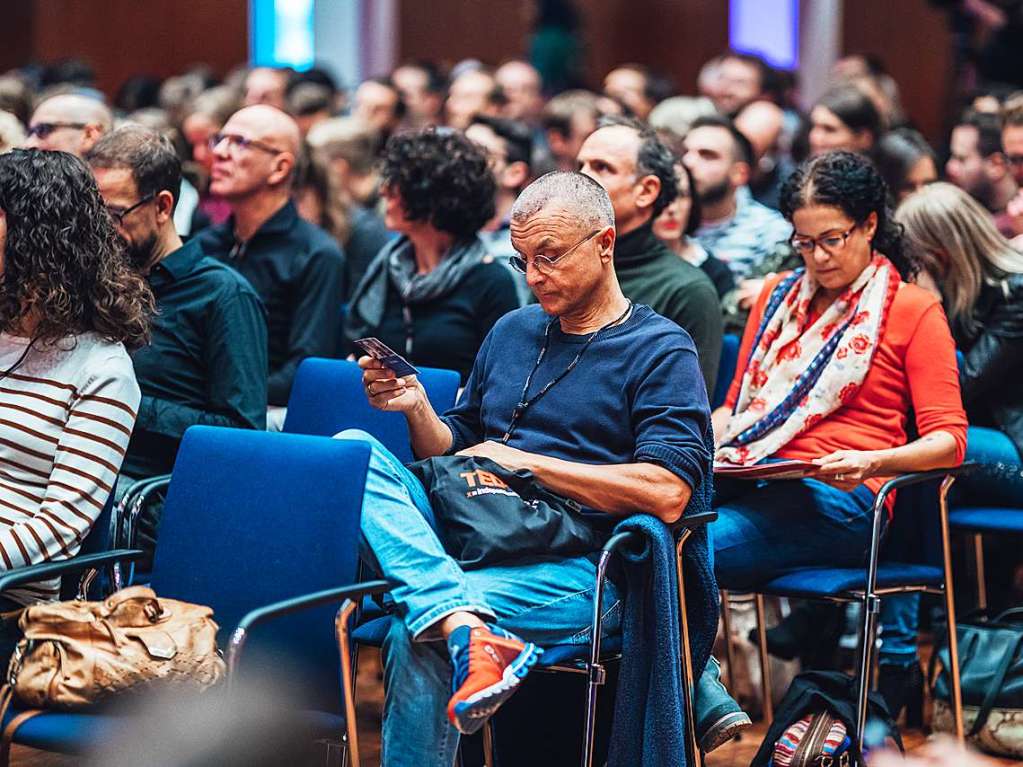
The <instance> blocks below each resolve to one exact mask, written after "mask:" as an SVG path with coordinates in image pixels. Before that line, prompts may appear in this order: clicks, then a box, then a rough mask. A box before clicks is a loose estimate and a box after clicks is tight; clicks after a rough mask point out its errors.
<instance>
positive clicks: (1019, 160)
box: [1005, 154, 1023, 168]
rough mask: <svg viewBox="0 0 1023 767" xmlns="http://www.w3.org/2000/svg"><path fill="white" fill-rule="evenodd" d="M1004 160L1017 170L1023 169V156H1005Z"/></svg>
mask: <svg viewBox="0 0 1023 767" xmlns="http://www.w3.org/2000/svg"><path fill="white" fill-rule="evenodd" d="M1005 159H1006V160H1007V161H1008V163H1009V165H1014V166H1015V167H1017V168H1020V167H1023V154H1007V155H1005Z"/></svg>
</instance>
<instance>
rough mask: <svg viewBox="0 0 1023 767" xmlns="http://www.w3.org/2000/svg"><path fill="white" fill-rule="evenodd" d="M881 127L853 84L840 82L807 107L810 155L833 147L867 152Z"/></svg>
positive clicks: (872, 145)
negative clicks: (808, 113)
mask: <svg viewBox="0 0 1023 767" xmlns="http://www.w3.org/2000/svg"><path fill="white" fill-rule="evenodd" d="M882 129H883V126H882V123H881V117H880V115H878V113H877V108H876V107H875V106H874V103H873V102H872V101H871V100H870V98H869V97H868V96H867V95H866V94H865V93H864V92H863V91H862V90H860V89H859V88H857V87H855V86H853V85H840V86H838V87H836V88H832V89H831V90H829V91H828V92H827V93H825V94H824V95H823V96H821V97H820V98H819V99H817V102H816V103H815V104H814V105H813V109H811V110H810V156H811V157H816V156H817V155H821V154H824V153H825V152H832V151H835V150H843V151H846V152H862V153H869V152H870V151H871V150H872V149H873V148H874V142H875V141H877V139H878V137H879V136H880V135H881V131H882Z"/></svg>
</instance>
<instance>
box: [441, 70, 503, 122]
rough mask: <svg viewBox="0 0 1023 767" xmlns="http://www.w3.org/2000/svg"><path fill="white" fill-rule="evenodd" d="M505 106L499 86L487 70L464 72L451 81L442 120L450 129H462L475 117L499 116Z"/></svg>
mask: <svg viewBox="0 0 1023 767" xmlns="http://www.w3.org/2000/svg"><path fill="white" fill-rule="evenodd" d="M505 103H506V100H505V96H504V93H503V92H502V91H501V86H499V85H498V84H497V81H496V80H495V79H494V76H493V75H492V74H491V73H490V71H489V70H486V69H483V68H474V69H465V70H463V71H462V73H461V74H459V75H458V76H457V77H452V79H451V85H450V86H449V87H448V97H447V100H446V101H445V102H444V119H445V121H446V123H447V125H448V127H449V128H454V129H455V130H465V129H466V128H468V127H469V123H471V122H472V118H473V117H475V116H476V115H488V116H490V117H498V116H499V115H500V114H501V110H502V109H503V108H504V106H505Z"/></svg>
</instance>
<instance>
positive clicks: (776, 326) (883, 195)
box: [712, 152, 967, 667]
mask: <svg viewBox="0 0 1023 767" xmlns="http://www.w3.org/2000/svg"><path fill="white" fill-rule="evenodd" d="M782 211H783V213H784V214H785V216H786V218H788V219H789V220H790V221H791V222H792V224H793V226H794V227H795V234H794V235H793V237H792V244H793V247H794V248H795V250H796V251H797V252H798V253H799V254H800V255H801V256H802V257H803V260H804V262H805V268H804V269H801V270H797V271H796V272H793V273H790V274H782V275H778V276H775V277H773V278H771V279H770V280H768V282H767V284H766V285H765V287H764V290H763V292H762V293H761V295H760V297H759V299H758V300H757V302H756V305H755V306H754V308H753V311H752V313H751V315H750V319H749V324H748V325H747V327H746V332H745V333H744V335H743V338H742V344H741V346H740V350H739V360H740V365H739V367H738V369H737V370H736V374H735V378H734V380H733V381H732V385H731V388H730V389H729V392H728V396H727V399H726V401H725V404H724V406H723V407H721V408H719V409H718V410H716V411H715V412H714V414H713V420H714V433H715V435H717V442H718V447H717V452H716V454H715V460H716V462H717V463H724V464H734V465H739V466H750V465H753V464H755V463H758V462H760V461H763V460H765V459H771V458H784V459H796V460H802V461H809V462H812V463H815V464H817V467H818V468H817V471H816V473H815V474H814V475H813V476H811V477H809V478H806V479H801V480H790V481H768V482H767V483H766V484H763V483H753V482H743V481H737V480H733V481H730V482H729V481H727V480H720V479H719V480H718V481H716V482H715V491H716V495H715V507H716V510H717V512H718V520H717V521H716V522H715V523H714V524H713V530H712V532H713V540H714V559H715V572H716V574H717V576H718V579H719V581H720V583H721V586H722V587H724V588H732V589H737V590H748V589H755V588H756V587H757V586H758V585H760V584H762V583H764V582H766V581H768V580H770V579H772V578H775V577H777V576H779V575H782V574H784V573H786V572H790V571H792V570H794V569H798V568H804V567H825V566H827V567H850V568H854V567H860V566H862V564H863V561H864V557H865V555H866V551H867V549H868V548H869V546H870V540H871V529H872V525H873V521H872V520H873V515H872V513H871V512H872V504H873V501H874V496H875V494H876V493H877V492H878V490H879V489H880V487H881V485H882V484H883V482H884V479H885V478H886V477H891V476H894V475H896V474H902V473H905V472H909V471H923V470H928V469H936V468H945V467H951V466H956V465H958V464H959V463H960V462H961V461H962V459H963V454H964V451H965V449H966V425H967V424H966V416H965V413H964V412H963V409H962V402H961V400H960V394H959V383H958V378H957V373H956V359H955V347H954V344H953V341H952V337H951V334H950V333H949V329H948V323H947V322H946V319H945V315H944V313H943V312H942V309H941V303H940V301H939V299H938V298H936V297H935V296H933V295H930V294H929V293H928V292H927V291H925V290H923V289H922V288H920V287H918V286H916V285H913V284H907V283H906V282H903V280H909V279H912V278H913V276H914V275H915V273H916V271H917V268H918V263H917V261H916V259H915V257H914V256H913V255H912V254H911V251H910V250H909V249H908V248H907V247H906V245H905V243H904V242H903V239H902V233H901V228H900V227H899V226H898V225H897V224H896V223H895V222H893V220H892V217H891V209H890V204H889V198H888V190H887V189H886V188H885V185H884V181H883V180H882V179H881V177H880V175H879V174H878V173H877V171H876V169H875V168H874V166H873V164H872V163H871V162H870V160H868V159H867V158H865V157H863V156H862V155H859V154H854V153H850V152H831V153H828V154H824V155H821V156H819V157H816V158H814V159H813V160H810V161H808V162H807V163H806V164H804V165H803V166H801V167H800V168H799V169H798V170H797V171H796V173H795V174H794V175H793V177H792V178H790V179H789V181H788V182H787V183H786V185H785V189H784V191H783V193H782ZM807 371H810V372H809V374H808V373H807ZM911 410H912V412H913V416H914V420H915V423H914V426H915V432H916V433H917V434H918V435H919V437H918V438H916V439H914V440H912V441H910V439H909V436H908V434H909V432H908V430H907V427H908V423H907V422H908V418H909V413H910V411H911ZM893 500H894V499H893V498H891V497H890V498H889V499H888V502H889V505H888V512H889V513H891V511H892V501H893ZM797 539H798V540H797ZM884 601H887V600H884ZM841 615H842V613H841V612H839V613H838V618H839V621H838V624H837V625H840V623H841ZM897 629H898V627H897V626H895V625H888V626H886V629H885V640H884V643H883V645H882V647H881V650H880V662H881V664H882V667H883V666H884V665H887V664H892V665H900V664H902V663H904V660H905V657H906V655H907V652H908V653H910V654H912V653H915V651H916V650H915V648H916V641H917V637H916V634H915V632H913V633H912V635H909V633H908V632H904V631H899V630H897ZM838 633H840V628H839V629H837V630H836V629H834V628H832V627H829V626H828V625H827V624H826V623H825V622H824V621H818V622H816V623H814V624H813V626H812V628H810V630H809V631H808V632H807V636H806V637H805V640H806V642H807V643H808V644H812V645H814V646H820V645H825V644H827V643H829V641H830V642H832V643H834V642H837V634H838ZM910 657H913V656H912V655H910Z"/></svg>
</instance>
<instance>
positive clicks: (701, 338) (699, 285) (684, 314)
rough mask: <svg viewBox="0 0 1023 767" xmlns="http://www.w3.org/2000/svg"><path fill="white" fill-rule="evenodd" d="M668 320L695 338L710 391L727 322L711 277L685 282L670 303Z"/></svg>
mask: <svg viewBox="0 0 1023 767" xmlns="http://www.w3.org/2000/svg"><path fill="white" fill-rule="evenodd" d="M668 319H670V320H673V321H674V322H675V324H677V325H678V326H679V327H681V328H683V329H684V330H685V331H686V332H687V333H689V335H690V337H692V339H693V343H695V344H696V353H697V355H699V358H700V371H701V372H702V373H703V381H704V383H705V384H706V385H707V391H708V392H711V391H714V384H715V382H716V381H717V375H718V366H719V365H720V364H721V336H722V335H723V332H724V323H723V322H722V319H721V302H720V301H719V300H718V295H717V291H716V290H714V285H713V283H711V282H710V280H709V279H706V280H704V279H700V280H694V281H692V282H689V283H686V284H685V285H683V286H682V287H681V289H680V290H678V291H677V293H676V294H675V296H674V298H673V300H672V302H671V312H670V316H668Z"/></svg>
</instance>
